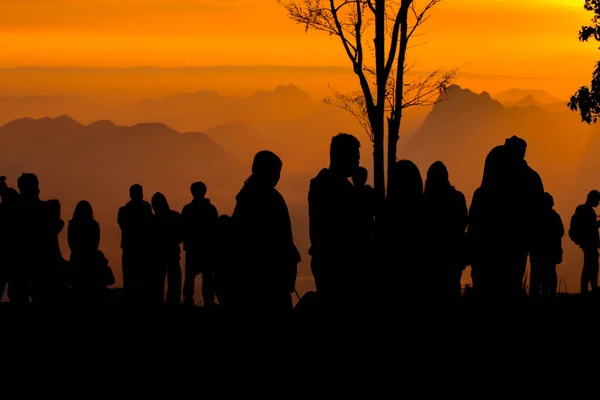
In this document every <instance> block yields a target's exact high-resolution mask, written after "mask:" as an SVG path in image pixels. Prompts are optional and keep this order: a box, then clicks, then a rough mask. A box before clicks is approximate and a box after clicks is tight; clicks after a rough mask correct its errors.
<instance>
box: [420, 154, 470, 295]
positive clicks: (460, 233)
mask: <svg viewBox="0 0 600 400" xmlns="http://www.w3.org/2000/svg"><path fill="white" fill-rule="evenodd" d="M424 200H425V209H424V216H425V221H426V223H425V248H426V251H425V252H424V256H425V258H426V262H425V264H426V271H425V274H426V275H427V278H426V280H427V282H426V284H427V286H428V288H429V290H430V291H431V293H432V294H433V297H434V298H435V299H437V300H439V301H454V300H458V299H460V296H461V277H462V273H463V270H464V269H465V267H466V229H467V225H468V223H469V220H468V218H469V217H468V215H469V214H468V213H469V211H468V208H467V201H466V199H465V195H464V194H463V193H462V192H460V191H458V190H457V189H456V188H455V187H454V186H452V184H451V183H450V179H449V174H448V169H447V168H446V166H445V165H444V164H443V163H442V162H441V161H436V162H434V163H433V164H431V166H430V167H429V170H428V171H427V180H426V182H425V198H424Z"/></svg>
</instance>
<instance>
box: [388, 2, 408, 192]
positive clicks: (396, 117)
mask: <svg viewBox="0 0 600 400" xmlns="http://www.w3.org/2000/svg"><path fill="white" fill-rule="evenodd" d="M411 3H412V0H402V4H401V6H400V15H399V18H400V20H401V22H400V23H401V25H400V35H399V40H400V48H399V51H398V64H397V65H398V67H397V71H396V74H397V75H396V98H395V101H394V109H393V110H392V114H391V116H390V118H389V119H388V190H389V188H390V185H393V182H394V176H393V175H394V173H393V171H394V168H393V166H394V164H395V163H396V150H397V147H398V140H399V139H400V123H401V122H402V109H403V104H404V103H403V101H404V64H405V61H406V50H407V49H408V9H409V7H410V4H411Z"/></svg>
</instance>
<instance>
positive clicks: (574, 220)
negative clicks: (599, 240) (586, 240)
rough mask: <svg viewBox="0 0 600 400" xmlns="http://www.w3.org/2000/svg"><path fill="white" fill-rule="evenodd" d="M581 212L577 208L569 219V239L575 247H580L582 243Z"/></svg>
mask: <svg viewBox="0 0 600 400" xmlns="http://www.w3.org/2000/svg"><path fill="white" fill-rule="evenodd" d="M581 217H582V215H581V212H580V210H579V208H578V209H577V210H576V211H575V214H573V216H572V217H571V224H570V226H569V238H570V239H571V240H572V241H573V243H575V244H576V245H578V246H580V245H581V242H582V239H583V238H582V221H581Z"/></svg>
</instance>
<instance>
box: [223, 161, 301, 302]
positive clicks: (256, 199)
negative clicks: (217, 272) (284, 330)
mask: <svg viewBox="0 0 600 400" xmlns="http://www.w3.org/2000/svg"><path fill="white" fill-rule="evenodd" d="M282 166H283V164H282V162H281V159H280V158H279V157H278V156H277V155H276V154H275V153H273V152H270V151H266V150H265V151H260V152H258V153H257V154H256V155H255V156H254V161H253V163H252V175H250V177H249V178H248V179H247V180H246V182H245V184H244V187H243V188H242V190H240V192H239V193H238V195H237V196H236V200H237V203H236V206H235V209H234V211H233V215H232V216H231V221H230V224H231V229H233V235H234V238H233V242H234V248H233V249H232V252H233V253H235V263H236V266H235V278H234V279H235V281H236V283H235V287H236V291H237V293H236V294H235V299H236V301H235V302H236V306H238V307H240V306H241V307H244V306H257V307H258V308H269V309H292V307H293V305H292V293H293V292H294V290H295V283H296V275H297V267H298V263H299V262H300V254H299V253H298V250H297V248H296V245H295V244H294V237H293V235H292V224H291V221H290V214H289V211H288V208H287V204H286V202H285V200H284V198H283V196H282V195H281V194H280V193H279V191H277V189H276V186H277V183H278V182H279V179H280V177H281V169H282Z"/></svg>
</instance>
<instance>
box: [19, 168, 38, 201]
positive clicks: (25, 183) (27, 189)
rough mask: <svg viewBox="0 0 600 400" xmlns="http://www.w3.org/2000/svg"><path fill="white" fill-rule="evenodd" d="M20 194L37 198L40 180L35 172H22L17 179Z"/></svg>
mask: <svg viewBox="0 0 600 400" xmlns="http://www.w3.org/2000/svg"><path fill="white" fill-rule="evenodd" d="M17 186H18V188H19V192H21V196H23V197H27V198H37V197H38V196H39V195H40V181H39V180H38V177H37V176H36V175H35V174H29V173H24V174H22V175H21V176H20V177H19V179H18V180H17Z"/></svg>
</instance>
